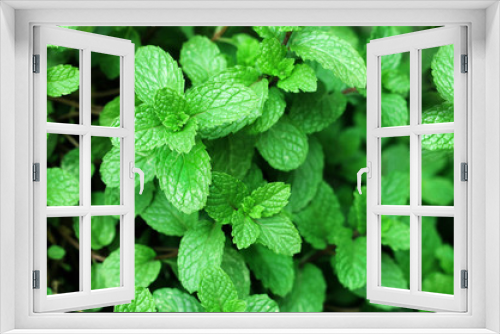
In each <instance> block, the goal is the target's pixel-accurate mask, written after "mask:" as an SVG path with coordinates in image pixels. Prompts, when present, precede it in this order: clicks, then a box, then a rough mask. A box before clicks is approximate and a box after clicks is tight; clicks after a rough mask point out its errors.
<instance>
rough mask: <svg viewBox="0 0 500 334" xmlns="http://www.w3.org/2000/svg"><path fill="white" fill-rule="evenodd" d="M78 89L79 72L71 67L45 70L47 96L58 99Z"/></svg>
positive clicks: (60, 66) (62, 66) (65, 66)
mask: <svg viewBox="0 0 500 334" xmlns="http://www.w3.org/2000/svg"><path fill="white" fill-rule="evenodd" d="M79 87H80V71H79V70H78V68H76V67H74V66H71V65H56V66H52V67H49V68H48V69H47V95H48V96H51V97H60V96H63V95H68V94H71V93H73V92H75V91H77V90H78V88H79Z"/></svg>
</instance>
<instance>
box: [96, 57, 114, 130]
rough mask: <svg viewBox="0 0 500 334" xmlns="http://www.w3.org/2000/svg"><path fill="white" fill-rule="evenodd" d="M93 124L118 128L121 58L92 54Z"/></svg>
mask: <svg viewBox="0 0 500 334" xmlns="http://www.w3.org/2000/svg"><path fill="white" fill-rule="evenodd" d="M91 57H92V72H91V81H92V96H91V99H92V124H93V125H101V126H112V125H115V126H117V124H118V123H115V124H113V123H114V122H115V121H119V119H118V118H119V117H120V57H119V56H112V55H107V54H103V53H97V52H92V53H91Z"/></svg>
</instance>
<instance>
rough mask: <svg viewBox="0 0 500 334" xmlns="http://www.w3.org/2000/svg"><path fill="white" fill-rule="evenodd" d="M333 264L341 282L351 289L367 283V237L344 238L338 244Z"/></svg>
mask: <svg viewBox="0 0 500 334" xmlns="http://www.w3.org/2000/svg"><path fill="white" fill-rule="evenodd" d="M335 252H336V255H335V257H332V265H333V267H334V269H335V272H336V273H337V277H338V279H339V281H340V283H341V284H342V285H343V286H345V287H346V288H348V289H349V290H355V289H358V288H362V287H363V286H365V285H366V237H359V238H357V239H355V240H350V239H347V240H344V241H343V242H342V243H340V244H339V245H337V248H336V250H335Z"/></svg>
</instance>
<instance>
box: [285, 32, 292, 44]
mask: <svg viewBox="0 0 500 334" xmlns="http://www.w3.org/2000/svg"><path fill="white" fill-rule="evenodd" d="M292 32H293V31H287V32H286V35H285V38H284V39H283V45H284V46H286V45H287V44H288V41H289V40H290V36H292Z"/></svg>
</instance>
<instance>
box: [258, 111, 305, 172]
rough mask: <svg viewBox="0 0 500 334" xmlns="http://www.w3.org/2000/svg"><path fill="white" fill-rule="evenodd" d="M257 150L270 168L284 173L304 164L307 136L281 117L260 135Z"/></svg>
mask: <svg viewBox="0 0 500 334" xmlns="http://www.w3.org/2000/svg"><path fill="white" fill-rule="evenodd" d="M257 149H258V150H259V152H260V154H261V155H262V156H263V157H264V159H266V161H267V162H268V163H269V164H270V165H271V167H273V168H275V169H278V170H282V171H285V172H286V171H290V170H292V169H296V168H298V167H299V166H300V165H302V163H304V161H305V159H306V156H307V152H308V150H309V144H308V141H307V136H306V135H305V134H304V133H303V132H302V131H300V130H299V129H298V128H297V127H296V126H295V125H294V124H293V123H292V122H290V120H289V119H288V118H286V117H282V118H281V119H280V120H279V122H278V123H276V124H275V125H274V126H273V127H272V128H270V129H269V130H268V131H266V132H264V133H263V134H261V135H260V137H259V140H258V141H257Z"/></svg>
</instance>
